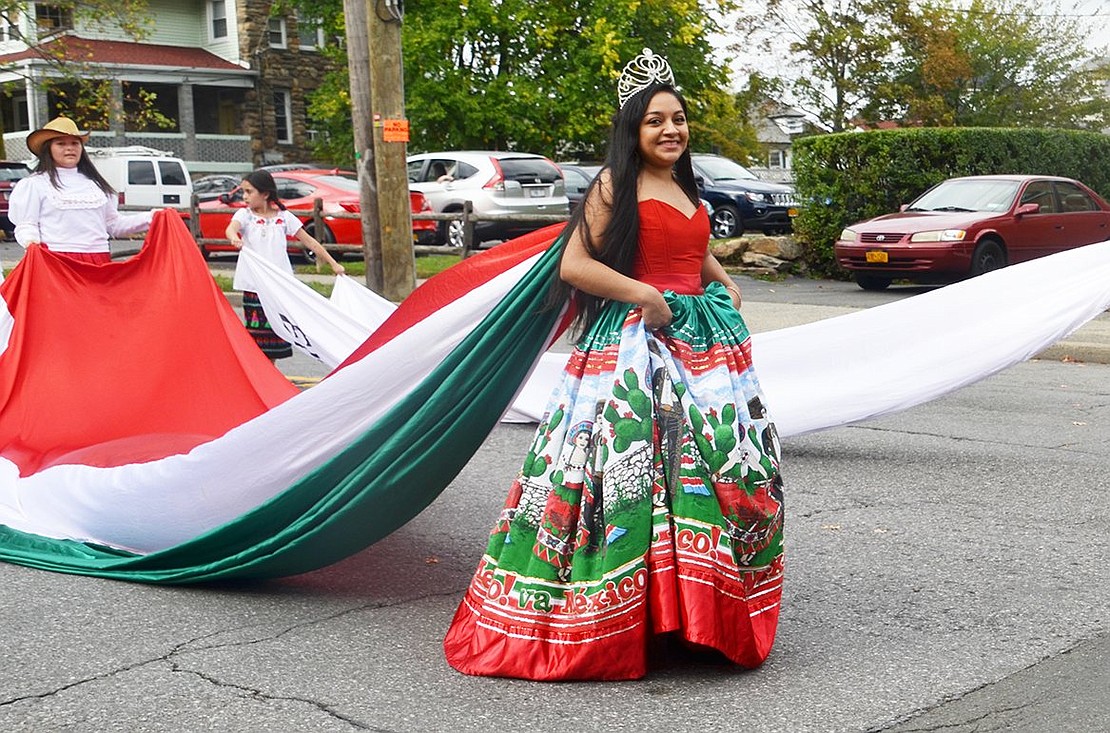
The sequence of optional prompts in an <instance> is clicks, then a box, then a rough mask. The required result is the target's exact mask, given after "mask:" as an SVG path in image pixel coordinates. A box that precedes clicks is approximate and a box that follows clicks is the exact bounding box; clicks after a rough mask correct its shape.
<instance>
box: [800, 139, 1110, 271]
mask: <svg viewBox="0 0 1110 733" xmlns="http://www.w3.org/2000/svg"><path fill="white" fill-rule="evenodd" d="M793 148H794V175H795V182H796V186H797V189H798V196H799V198H800V199H801V200H802V201H803V202H805V205H804V206H803V207H802V208H801V210H800V211H799V213H798V217H797V218H796V219H795V221H794V232H795V236H796V237H797V239H798V240H799V241H800V242H801V243H802V244H803V245H804V247H805V255H804V262H805V264H806V266H807V267H808V268H809V270H810V271H811V272H812V273H814V274H818V275H825V276H834V277H844V276H845V272H844V271H843V270H841V269H840V267H839V266H838V265H837V264H836V258H835V256H834V254H833V243H834V242H835V241H836V237H837V235H839V234H840V231H841V230H842V229H843V228H844V227H846V226H848V225H849V224H852V223H854V222H857V221H860V220H862V219H869V218H871V217H873V216H878V215H880V214H888V213H891V212H894V211H898V207H899V206H900V205H902V204H906V203H909V202H910V201H911V200H913V199H914V198H916V197H917V196H919V195H920V194H922V193H923V192H924V191H925V190H926V189H928V188H929V187H931V186H933V185H935V184H937V183H940V182H941V181H943V180H945V179H946V178H953V177H956V176H976V175H987V174H992V173H1029V174H1035V175H1050V176H1065V177H1067V178H1074V179H1076V180H1079V181H1082V182H1083V183H1085V184H1087V186H1089V187H1090V188H1092V189H1094V190H1095V191H1097V192H1098V193H1099V195H1101V196H1102V197H1103V198H1106V199H1108V200H1110V165H1108V164H1107V161H1110V135H1102V134H1099V133H1096V132H1077V131H1071V130H1036V129H1010V128H995V127H989V128H988V127H929V128H912V129H898V130H879V131H874V132H842V133H836V134H832V135H819V136H813V137H805V138H800V139H798V140H796V141H795V142H794V146H793Z"/></svg>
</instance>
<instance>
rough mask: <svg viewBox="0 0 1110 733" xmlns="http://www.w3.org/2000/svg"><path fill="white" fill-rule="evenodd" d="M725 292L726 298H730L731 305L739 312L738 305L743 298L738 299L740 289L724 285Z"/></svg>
mask: <svg viewBox="0 0 1110 733" xmlns="http://www.w3.org/2000/svg"><path fill="white" fill-rule="evenodd" d="M725 290H727V291H728V297H730V298H732V305H733V307H734V308H736V310H740V304H741V302H743V298H741V297H740V288H738V287H736V286H735V285H726V286H725Z"/></svg>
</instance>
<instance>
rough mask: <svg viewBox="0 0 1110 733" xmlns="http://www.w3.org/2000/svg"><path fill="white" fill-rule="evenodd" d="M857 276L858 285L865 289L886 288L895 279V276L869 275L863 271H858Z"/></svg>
mask: <svg viewBox="0 0 1110 733" xmlns="http://www.w3.org/2000/svg"><path fill="white" fill-rule="evenodd" d="M855 277H856V285H859V286H860V287H861V288H863V289H864V290H886V289H887V288H889V287H890V283H891V282H892V280H893V278H889V277H883V276H882V275H867V274H864V273H862V272H857V273H856V276H855Z"/></svg>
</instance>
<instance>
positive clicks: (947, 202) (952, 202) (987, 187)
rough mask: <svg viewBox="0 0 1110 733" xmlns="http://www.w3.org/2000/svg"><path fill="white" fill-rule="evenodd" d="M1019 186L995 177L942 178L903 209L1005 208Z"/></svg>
mask: <svg viewBox="0 0 1110 733" xmlns="http://www.w3.org/2000/svg"><path fill="white" fill-rule="evenodd" d="M1019 185H1020V184H1019V183H1018V182H1017V181H1005V180H1001V179H995V178H986V179H977V180H966V179H965V180H954V181H945V182H944V183H941V184H940V185H938V186H936V187H935V188H931V189H929V190H928V191H926V192H925V193H924V194H922V195H921V196H920V197H918V198H917V199H916V200H915V201H914V202H913V203H912V204H910V205H909V206H908V207H907V208H906V211H1007V210H1009V208H1010V206H1011V205H1012V204H1013V203H1014V196H1016V195H1017V191H1018V186H1019Z"/></svg>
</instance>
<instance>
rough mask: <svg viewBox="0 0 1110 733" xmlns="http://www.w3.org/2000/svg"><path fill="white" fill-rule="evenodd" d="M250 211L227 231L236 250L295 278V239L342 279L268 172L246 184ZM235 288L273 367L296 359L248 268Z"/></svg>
mask: <svg viewBox="0 0 1110 733" xmlns="http://www.w3.org/2000/svg"><path fill="white" fill-rule="evenodd" d="M241 189H242V191H243V201H244V202H245V203H246V207H245V208H242V209H239V210H238V211H236V212H235V215H234V216H232V217H231V223H230V224H228V225H227V231H226V235H227V238H228V240H230V241H231V244H232V245H234V246H235V248H236V249H242V248H244V247H247V248H249V249H250V250H251V251H253V252H254V253H255V254H257V255H260V256H261V257H263V258H264V259H265V260H266V261H267V262H270V263H271V264H273V265H276V266H277V267H280V268H281V269H283V270H285V271H286V272H288V273H289V274H290V275H291V274H293V264H292V263H291V262H290V261H289V253H288V251H287V249H286V248H287V246H288V245H287V240H289V239H291V238H295V239H296V240H297V241H298V242H300V243H301V244H302V245H303V246H304V247H305V248H306V249H309V250H312V252H313V253H315V255H316V262H317V264H318V263H319V262H320V261H321V260H323V261H324V262H327V263H328V265H329V266H331V269H332V272H334V273H335V274H336V275H342V274H343V273H344V272H345V270H344V269H343V265H341V264H339V263H338V262H336V260H335V258H334V257H332V256H331V255H330V254H329V253H328V251H327V250H326V249H324V247H323V245H321V244H320V243H319V242H318V241H316V239H314V238H313V237H312V235H311V234H309V233H308V232H306V231H305V230H304V227H303V226H302V225H301V220H300V219H298V218H297V217H296V215H295V214H292V213H290V212H289V211H288V210H286V208H285V205H284V204H283V203H281V199H279V198H278V195H277V184H276V183H274V177H273V176H272V175H270V174H269V173H268V172H267V171H254V172H252V173H251V174H249V175H248V176H247V177H246V178H244V179H243V184H242V186H241ZM232 286H233V287H234V288H235V289H236V290H242V291H243V322H244V324H245V325H246V327H247V330H248V331H250V334H251V336H253V337H254V341H255V343H256V344H258V348H260V349H262V352H263V353H264V354H266V356H268V357H270V360H271V361H274V360H276V359H284V358H286V357H289V356H292V355H293V347H292V345H291V344H289V342H287V341H285V340H284V339H282V338H281V337H280V336H278V335H277V334H276V333H274V332H273V329H271V328H270V322H269V321H268V320H266V313H265V311H263V310H262V304H261V303H260V302H259V300H258V293H257V292H256V286H255V284H254V282H252V280H251V277H250V275H249V274H248V273H247V272H246V270H245V268H241V267H239V266H238V265H236V267H235V280H234V282H233V283H232Z"/></svg>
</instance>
